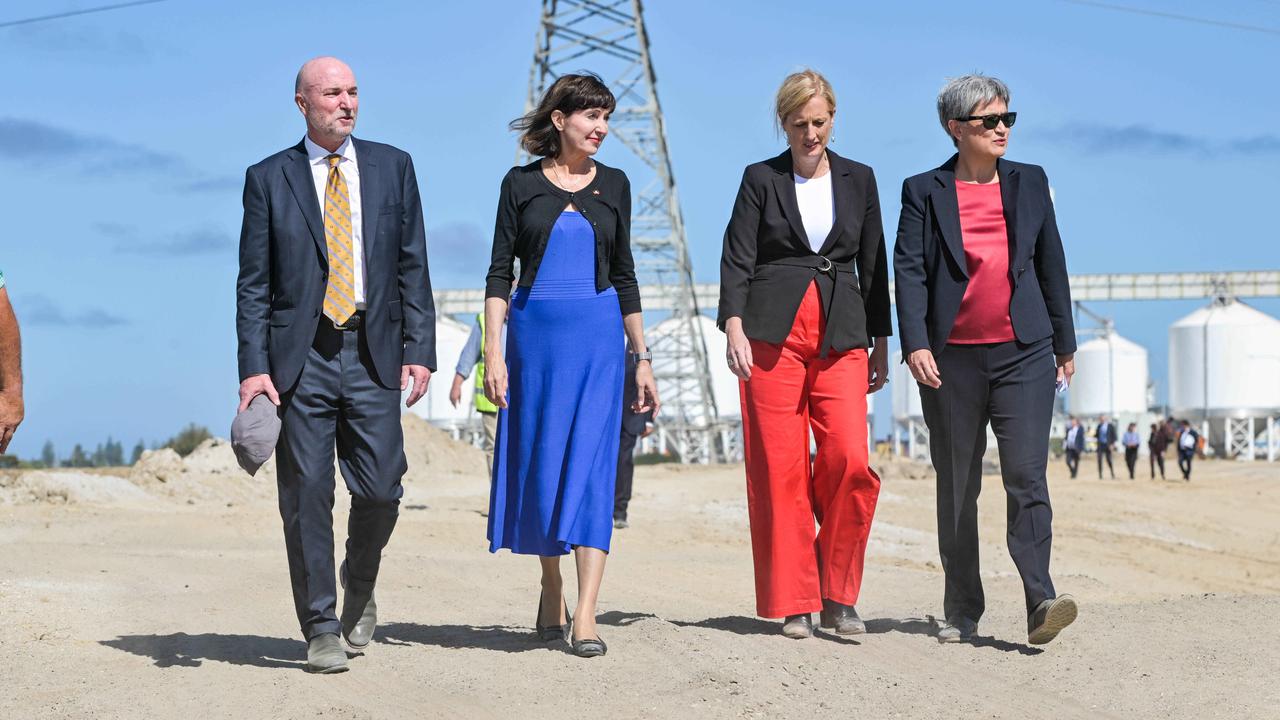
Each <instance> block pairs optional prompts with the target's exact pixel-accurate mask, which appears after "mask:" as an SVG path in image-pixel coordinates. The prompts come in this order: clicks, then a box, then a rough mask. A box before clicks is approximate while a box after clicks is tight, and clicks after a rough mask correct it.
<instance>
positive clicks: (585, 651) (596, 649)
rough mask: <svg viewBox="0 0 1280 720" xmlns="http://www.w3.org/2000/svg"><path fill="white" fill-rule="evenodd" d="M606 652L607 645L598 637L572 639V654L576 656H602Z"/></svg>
mask: <svg viewBox="0 0 1280 720" xmlns="http://www.w3.org/2000/svg"><path fill="white" fill-rule="evenodd" d="M607 652H609V646H608V645H605V644H604V640H601V639H600V638H598V637H595V638H586V639H584V640H574V641H573V654H574V655H577V656H578V657H584V658H593V657H602V656H603V655H604V654H605V653H607Z"/></svg>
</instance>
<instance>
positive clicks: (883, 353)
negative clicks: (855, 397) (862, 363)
mask: <svg viewBox="0 0 1280 720" xmlns="http://www.w3.org/2000/svg"><path fill="white" fill-rule="evenodd" d="M887 382H889V340H888V339H887V338H876V345H875V347H874V348H872V349H871V355H870V357H868V358H867V394H868V395H870V394H871V393H873V392H875V391H877V390H879V389H880V388H882V387H884V384H885V383H887Z"/></svg>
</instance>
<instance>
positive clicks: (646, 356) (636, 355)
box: [631, 350, 653, 365]
mask: <svg viewBox="0 0 1280 720" xmlns="http://www.w3.org/2000/svg"><path fill="white" fill-rule="evenodd" d="M641 360H648V361H649V364H650V365H652V364H653V353H651V352H649V351H648V350H645V351H644V352H633V353H631V361H632V362H636V363H638V362H640V361H641Z"/></svg>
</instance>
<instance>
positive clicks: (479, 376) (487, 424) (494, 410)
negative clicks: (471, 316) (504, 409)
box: [449, 313, 507, 476]
mask: <svg viewBox="0 0 1280 720" xmlns="http://www.w3.org/2000/svg"><path fill="white" fill-rule="evenodd" d="M506 341H507V328H506V325H505V324H504V325H503V327H502V342H504V343H505V342H506ZM472 370H475V374H476V380H475V385H474V392H472V393H471V401H472V402H473V403H474V404H475V407H476V412H477V413H479V415H480V424H481V425H482V426H483V427H484V458H485V463H486V464H487V465H488V468H489V475H490V476H492V475H493V443H494V438H495V436H496V435H497V433H498V406H497V405H494V404H493V403H491V402H489V399H488V398H487V397H485V395H484V313H478V314H477V315H476V320H475V323H473V324H472V326H471V335H469V336H468V337H467V344H466V345H464V346H463V347H462V354H461V355H459V356H458V366H457V368H456V369H455V372H454V376H453V387H451V388H449V402H451V403H453V406H454V407H458V404H459V403H461V402H462V384H463V383H465V382H466V381H467V378H468V377H469V376H470V375H471V371H472Z"/></svg>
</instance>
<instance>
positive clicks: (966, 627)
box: [938, 617, 978, 643]
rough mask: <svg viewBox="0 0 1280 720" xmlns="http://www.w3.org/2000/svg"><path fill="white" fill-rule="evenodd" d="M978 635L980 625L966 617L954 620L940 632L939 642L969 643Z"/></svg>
mask: <svg viewBox="0 0 1280 720" xmlns="http://www.w3.org/2000/svg"><path fill="white" fill-rule="evenodd" d="M977 634H978V623H977V622H976V621H973V620H970V619H969V618H966V617H958V618H952V619H951V620H948V621H947V622H946V624H945V625H943V626H942V627H941V628H940V629H939V630H938V642H940V643H958V642H969V641H970V640H972V639H973V636H974V635H977Z"/></svg>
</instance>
